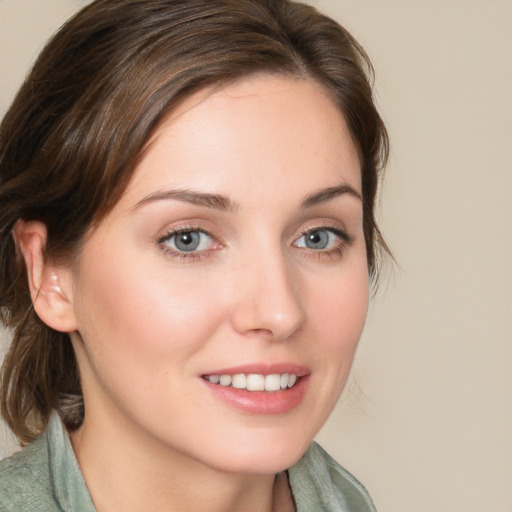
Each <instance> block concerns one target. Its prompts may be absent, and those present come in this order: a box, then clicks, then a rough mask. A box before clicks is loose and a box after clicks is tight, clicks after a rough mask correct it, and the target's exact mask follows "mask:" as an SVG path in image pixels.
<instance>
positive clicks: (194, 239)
mask: <svg viewBox="0 0 512 512" xmlns="http://www.w3.org/2000/svg"><path fill="white" fill-rule="evenodd" d="M199 243H200V235H199V233H197V232H195V231H189V232H187V233H180V235H179V236H177V237H176V241H175V244H176V248H177V249H178V250H179V251H195V250H196V249H197V248H198V247H199Z"/></svg>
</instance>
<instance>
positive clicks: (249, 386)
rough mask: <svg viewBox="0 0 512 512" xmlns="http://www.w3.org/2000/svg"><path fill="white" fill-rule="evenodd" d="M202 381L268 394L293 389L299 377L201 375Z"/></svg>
mask: <svg viewBox="0 0 512 512" xmlns="http://www.w3.org/2000/svg"><path fill="white" fill-rule="evenodd" d="M203 379H205V380H207V381H208V382H210V383H211V384H215V385H218V386H223V387H231V388H235V389H242V390H246V391H267V392H269V393H275V392H277V391H284V390H287V389H290V388H293V387H294V386H295V385H297V383H298V382H299V381H300V377H299V376H298V375H296V374H295V373H273V374H270V375H263V374H259V373H249V374H245V373H236V374H233V375H231V374H222V375H203Z"/></svg>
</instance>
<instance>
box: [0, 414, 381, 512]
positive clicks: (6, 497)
mask: <svg viewBox="0 0 512 512" xmlns="http://www.w3.org/2000/svg"><path fill="white" fill-rule="evenodd" d="M288 476H289V479H290V485H291V488H292V491H293V496H294V498H295V502H296V504H297V512H321V511H324V512H375V507H374V506H373V503H372V501H371V499H370V496H369V495H368V493H367V491H366V489H365V488H364V487H363V485H362V484H361V483H359V482H358V481H357V480H356V479H355V478H354V477H353V476H352V475H351V474H350V473H348V471H346V470H345V469H343V468H342V467H341V466H340V465H339V464H338V463H337V462H336V461H335V460H334V459H332V458H331V457H330V456H329V455H328V454H327V453H326V452H325V451H324V450H323V449H322V448H321V447H320V446H319V445H318V444H316V443H312V444H311V446H310V447H309V449H308V451H307V452H306V453H305V455H304V456H303V457H302V459H301V460H300V461H299V462H298V463H297V464H296V465H295V466H293V467H292V468H290V469H289V470H288ZM0 511H1V512H7V511H16V512H63V511H66V512H96V509H95V508H94V505H93V503H92V500H91V496H90V495H89V491H88V489H87V486H86V484H85V481H84V479H83V476H82V473H81V471H80V467H79V465H78V461H77V460H76V457H75V454H74V452H73V448H72V447H71V442H70V440H69V436H68V434H67V432H66V430H65V429H64V427H63V425H62V423H61V421H60V419H59V416H58V415H57V414H53V415H52V417H51V419H50V422H49V424H48V428H47V429H46V431H45V432H44V434H43V435H41V436H40V437H39V438H38V439H36V440H35V441H34V442H33V443H31V444H29V445H28V446H26V447H25V448H24V449H23V450H21V451H20V452H18V453H17V454H15V455H14V456H12V457H10V458H7V459H4V460H3V461H1V462H0Z"/></svg>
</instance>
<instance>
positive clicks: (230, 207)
mask: <svg viewBox="0 0 512 512" xmlns="http://www.w3.org/2000/svg"><path fill="white" fill-rule="evenodd" d="M163 200H177V201H184V202H186V203H191V204H195V205H197V206H205V207H206V208H212V209H215V210H221V211H231V212H233V211H236V210H237V209H238V208H239V207H240V205H239V204H238V203H236V202H235V201H233V200H231V199H230V198H229V197H227V196H225V195H222V194H209V193H207V192H198V191H195V190H190V189H185V190H183V189H172V190H162V191H158V192H154V193H152V194H149V195H147V196H146V197H144V198H142V199H141V200H140V201H139V202H138V203H137V204H136V205H135V206H134V207H133V209H134V210H136V209H137V208H140V207H141V206H144V205H146V204H148V203H152V202H154V201H163Z"/></svg>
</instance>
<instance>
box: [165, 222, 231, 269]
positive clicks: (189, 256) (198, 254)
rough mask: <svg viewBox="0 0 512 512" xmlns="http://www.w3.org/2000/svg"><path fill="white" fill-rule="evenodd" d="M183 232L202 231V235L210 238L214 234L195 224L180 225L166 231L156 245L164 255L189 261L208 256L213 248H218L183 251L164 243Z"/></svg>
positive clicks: (212, 237)
mask: <svg viewBox="0 0 512 512" xmlns="http://www.w3.org/2000/svg"><path fill="white" fill-rule="evenodd" d="M184 233H203V234H204V235H207V236H209V237H210V238H211V239H212V240H214V236H213V235H212V234H211V233H209V232H208V231H207V230H205V229H203V228H199V227H197V226H180V227H177V228H173V229H172V230H170V231H168V232H167V233H166V234H165V235H164V236H162V237H160V238H159V239H158V240H157V245H158V247H160V249H161V250H162V251H163V252H164V254H165V255H167V256H169V257H171V258H174V259H177V260H182V261H190V262H193V261H197V260H201V259H204V258H208V257H210V256H211V255H212V253H213V252H214V251H215V250H218V249H207V250H203V251H190V252H185V251H178V250H175V249H172V248H171V247H169V246H168V245H167V244H166V242H168V241H169V240H171V239H172V238H173V237H175V236H179V235H181V234H184ZM219 245H220V244H219ZM221 247H222V246H221ZM219 248H220V247H219Z"/></svg>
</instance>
